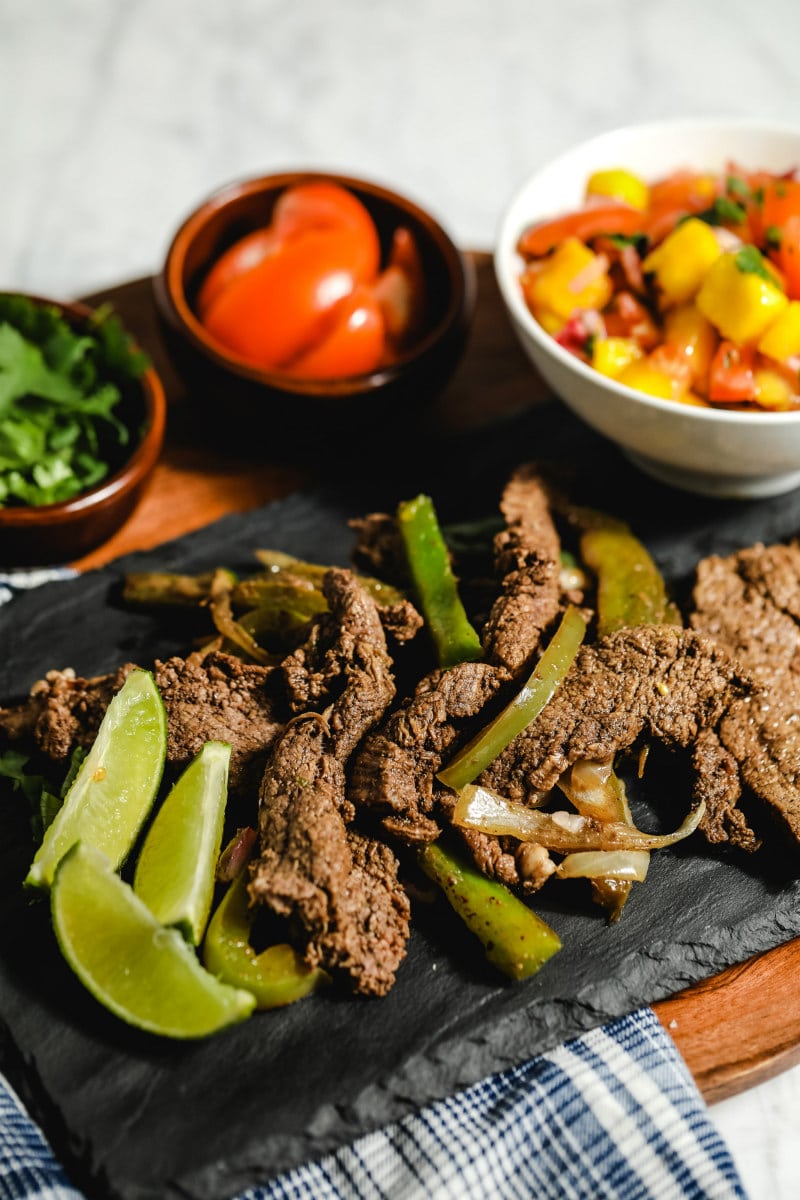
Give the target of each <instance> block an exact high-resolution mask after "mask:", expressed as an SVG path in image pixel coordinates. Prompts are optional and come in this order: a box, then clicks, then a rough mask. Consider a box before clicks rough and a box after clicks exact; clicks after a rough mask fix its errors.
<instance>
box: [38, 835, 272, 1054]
mask: <svg viewBox="0 0 800 1200" xmlns="http://www.w3.org/2000/svg"><path fill="white" fill-rule="evenodd" d="M50 903H51V909H52V914H53V926H54V929H55V933H56V938H57V939H58V944H59V946H60V947H61V951H62V953H63V955H64V957H65V958H66V960H67V962H68V963H69V965H70V966H71V967H72V969H73V971H74V972H75V974H76V975H77V976H78V978H79V979H80V981H81V983H83V984H84V986H85V987H86V988H87V989H88V990H89V991H90V992H91V994H92V995H93V996H94V997H95V999H96V1000H99V1001H100V1003H101V1004H102V1005H104V1006H105V1007H106V1008H108V1009H110V1011H111V1012H113V1013H114V1014H115V1015H116V1016H118V1017H121V1018H122V1020H123V1021H127V1022H128V1024H130V1025H136V1026H138V1027H139V1028H140V1029H146V1030H148V1031H149V1032H150V1033H157V1034H160V1035H161V1036H163V1037H171V1038H199V1037H205V1036H206V1035H208V1034H211V1033H216V1032H217V1031H218V1030H220V1029H224V1028H225V1026H227V1025H232V1024H233V1023H234V1022H237V1021H242V1020H244V1018H245V1017H247V1016H249V1015H250V1013H251V1012H252V1011H253V1008H254V1006H255V999H254V997H253V996H252V995H251V993H250V992H246V991H241V990H239V989H237V988H231V987H228V986H227V985H226V984H224V983H220V981H219V980H218V979H215V978H214V976H213V975H210V974H209V972H208V971H206V970H204V968H203V967H202V966H201V964H200V962H199V960H198V958H197V955H196V954H195V952H194V950H192V948H191V946H189V945H188V943H187V942H186V941H185V940H184V939H183V937H181V935H180V933H179V932H178V930H177V929H165V928H164V927H163V926H162V925H160V924H159V923H158V921H157V920H156V918H155V917H154V916H153V914H152V913H151V912H150V909H149V908H148V907H147V905H146V904H144V903H143V901H141V900H140V899H139V897H138V896H137V895H136V893H135V892H134V890H133V888H132V887H130V885H129V884H127V883H125V882H124V880H122V879H121V878H120V877H119V875H117V874H116V873H115V872H114V870H113V868H112V866H111V863H110V861H109V860H108V859H107V858H106V857H105V855H104V854H102V853H101V852H100V851H99V850H96V849H95V848H94V847H93V846H88V845H84V844H83V843H81V842H79V843H78V844H77V845H73V847H72V848H71V849H70V850H69V851H68V852H67V854H65V855H64V857H63V858H62V859H61V862H60V863H59V865H58V868H57V870H56V873H55V879H54V881H53V886H52V889H51V894H50Z"/></svg>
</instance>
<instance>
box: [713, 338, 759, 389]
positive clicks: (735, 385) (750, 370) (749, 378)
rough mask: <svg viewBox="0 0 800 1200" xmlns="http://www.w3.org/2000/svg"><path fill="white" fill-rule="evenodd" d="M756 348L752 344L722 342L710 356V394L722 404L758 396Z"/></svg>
mask: <svg viewBox="0 0 800 1200" xmlns="http://www.w3.org/2000/svg"><path fill="white" fill-rule="evenodd" d="M754 364H755V351H754V350H753V348H752V347H751V346H737V345H736V343H735V342H729V341H723V342H720V344H719V347H718V348H717V352H716V354H715V355H714V357H713V359H712V360H711V370H710V372H709V383H708V398H709V400H714V401H717V402H718V403H722V404H726V403H727V404H743V403H746V402H747V401H748V400H755V398H756V393H757V387H756V378H755V373H754Z"/></svg>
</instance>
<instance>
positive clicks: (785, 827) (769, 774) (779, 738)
mask: <svg viewBox="0 0 800 1200" xmlns="http://www.w3.org/2000/svg"><path fill="white" fill-rule="evenodd" d="M693 602H694V605H695V608H694V611H693V612H692V613H691V615H690V622H691V625H692V627H693V628H694V629H698V630H700V631H701V632H703V633H705V634H706V635H708V636H709V637H711V638H713V639H714V640H715V641H717V642H719V643H720V644H721V645H723V646H725V647H727V648H728V649H729V650H730V651H731V653H732V654H734V655H735V656H736V658H737V659H738V660H739V661H740V662H741V663H742V664H743V666H744V667H745V668H746V669H747V670H749V671H750V672H751V674H752V675H753V677H754V679H755V681H756V684H757V691H756V692H755V694H754V695H753V696H752V697H750V698H749V700H748V701H747V702H746V703H742V704H739V705H734V706H733V707H732V708H731V710H730V712H729V713H728V714H727V715H726V717H725V719H724V721H723V722H722V724H721V727H720V730H719V737H720V739H721V741H722V743H724V750H723V751H716V753H718V754H720V753H725V754H727V755H729V756H732V757H734V758H735V760H736V761H737V773H738V774H739V775H740V776H741V778H742V779H743V780H744V782H745V783H746V784H747V786H748V787H749V788H750V789H751V790H752V791H753V792H755V794H756V795H757V796H758V797H759V798H760V799H761V800H762V801H763V802H764V803H765V805H766V808H767V811H768V813H769V814H770V816H771V818H772V820H773V821H774V823H775V824H776V825H777V827H778V828H779V829H780V830H781V832H782V833H783V835H784V836H786V837H788V838H790V839H791V840H792V841H794V842H800V730H799V729H798V720H800V718H798V714H799V713H800V546H798V544H797V543H796V542H793V543H790V544H788V545H784V544H781V543H778V544H776V545H773V546H764V545H762V544H761V543H758V544H756V545H755V546H750V547H748V548H747V549H744V550H740V551H738V552H737V553H735V554H732V555H729V556H728V557H725V558H722V557H719V556H716V555H712V556H710V557H709V558H706V559H704V560H703V561H702V562H700V563H699V564H698V566H697V571H696V575H695V585H694V591H693Z"/></svg>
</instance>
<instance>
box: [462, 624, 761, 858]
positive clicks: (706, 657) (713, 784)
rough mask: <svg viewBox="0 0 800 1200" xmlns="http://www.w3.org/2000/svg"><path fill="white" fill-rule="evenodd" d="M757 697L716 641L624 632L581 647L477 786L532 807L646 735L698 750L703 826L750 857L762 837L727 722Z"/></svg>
mask: <svg viewBox="0 0 800 1200" xmlns="http://www.w3.org/2000/svg"><path fill="white" fill-rule="evenodd" d="M753 695H754V692H753V682H752V680H751V679H750V677H749V676H748V674H747V672H746V671H745V670H744V668H742V667H741V666H740V665H739V663H738V662H737V661H736V660H735V659H733V658H732V657H731V656H730V655H729V654H728V652H727V651H726V650H725V649H724V648H723V647H721V646H719V645H717V644H716V643H715V642H713V641H712V640H711V639H709V638H707V637H704V636H702V635H701V634H698V633H696V632H694V631H693V630H684V629H680V628H677V627H676V626H672V625H663V626H640V627H638V628H634V629H623V630H620V631H619V632H618V633H614V634H611V635H609V636H608V637H606V638H604V639H603V640H602V641H600V642H598V643H596V644H595V645H591V646H584V647H582V649H581V650H580V651H579V653H578V656H577V658H576V660H575V663H574V665H573V667H572V669H571V671H570V672H569V674H568V675H567V677H566V679H565V680H564V682H563V683H562V685H561V688H560V689H559V691H558V692H557V693H556V694H555V696H554V697H553V699H552V700H551V701H550V703H549V704H548V705H547V707H546V708H545V709H544V711H543V712H542V713H541V714H540V715H539V717H538V718H537V720H536V721H535V722H533V724H532V725H530V726H529V727H528V728H527V729H526V730H525V731H524V732H523V733H521V734H520V735H519V736H518V737H517V738H515V739H514V741H513V742H512V743H511V744H510V745H509V746H508V747H507V748H506V750H505V751H503V753H502V754H501V755H500V756H499V757H498V758H497V759H496V760H495V761H494V762H493V763H492V765H491V766H490V767H488V768H487V770H486V771H484V772H483V774H482V775H481V777H480V781H479V782H480V783H482V784H485V785H486V786H487V787H490V788H492V789H493V790H495V791H497V792H500V793H501V794H503V795H504V796H508V797H509V798H511V799H514V800H519V801H522V802H526V801H528V800H530V799H532V798H536V797H537V795H538V793H539V792H540V791H546V790H548V789H550V788H552V787H553V786H554V785H555V784H556V782H557V781H558V779H559V777H560V776H561V774H562V773H563V772H564V771H565V770H566V769H567V768H568V767H569V766H571V765H572V764H573V763H575V762H578V761H579V760H581V759H588V760H589V761H592V762H603V761H609V760H611V759H613V757H614V756H615V755H616V754H617V753H619V752H620V751H621V750H626V749H628V748H630V747H631V746H633V745H634V743H635V742H636V741H637V739H639V738H640V737H642V736H645V737H647V738H650V739H653V740H656V741H658V742H661V743H662V744H664V745H665V746H667V747H669V748H672V749H677V748H682V749H692V750H693V751H694V766H695V770H696V771H697V772H698V777H697V782H696V786H695V793H696V796H697V797H698V798H701V797H702V798H703V799H705V800H706V804H707V806H708V807H707V811H706V814H705V816H704V818H703V821H702V824H701V826H700V827H701V829H702V830H703V832H704V833H705V834H706V836H707V837H708V839H709V840H710V841H723V840H728V841H730V842H732V843H733V844H735V845H738V846H741V847H742V848H744V849H747V850H752V849H754V848H755V846H756V845H757V839H756V837H755V834H754V833H753V831H752V830H751V829H750V828H749V826H748V824H747V822H746V821H745V819H744V816H743V814H742V812H741V810H740V809H739V808H738V807H737V803H738V800H739V798H740V795H741V780H740V779H739V778H735V779H731V778H729V775H728V773H729V772H730V771H731V770H732V768H733V766H735V763H734V760H733V759H732V758H731V752H732V753H734V754H735V750H734V748H733V746H732V744H731V741H730V738H729V736H728V731H727V725H726V723H727V721H728V720H729V718H730V717H731V714H734V713H743V712H746V711H752V707H753ZM709 731H711V732H712V733H713V734H714V735H715V738H716V739H717V740H718V741H719V743H720V745H721V748H722V752H721V754H717V753H714V752H713V750H714V747H715V745H716V741H715V740H714V739H711V741H710V743H709V737H708V734H709ZM726 750H727V751H729V753H728V754H725V753H724V751H726ZM720 768H722V770H723V771H724V776H723V782H722V783H721V781H720V777H719V771H720Z"/></svg>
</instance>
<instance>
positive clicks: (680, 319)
mask: <svg viewBox="0 0 800 1200" xmlns="http://www.w3.org/2000/svg"><path fill="white" fill-rule="evenodd" d="M718 340H719V339H718V336H717V332H716V330H715V329H714V326H713V325H712V324H711V322H710V321H709V319H708V317H704V316H703V314H702V313H701V312H700V309H699V308H698V307H697V305H696V304H693V303H689V304H680V305H678V306H677V307H676V308H672V309H670V310H669V312H667V314H666V315H665V317H664V341H665V342H666V343H667V344H668V345H671V346H675V347H676V348H677V349H679V350H681V351H682V352H683V353H684V354H685V355H686V357H687V358H688V360H689V365H690V368H691V382H692V384H700V385H704V384H705V381H706V380H707V378H708V371H709V368H710V366H711V360H712V358H713V357H714V351H715V350H716V348H717V342H718Z"/></svg>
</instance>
